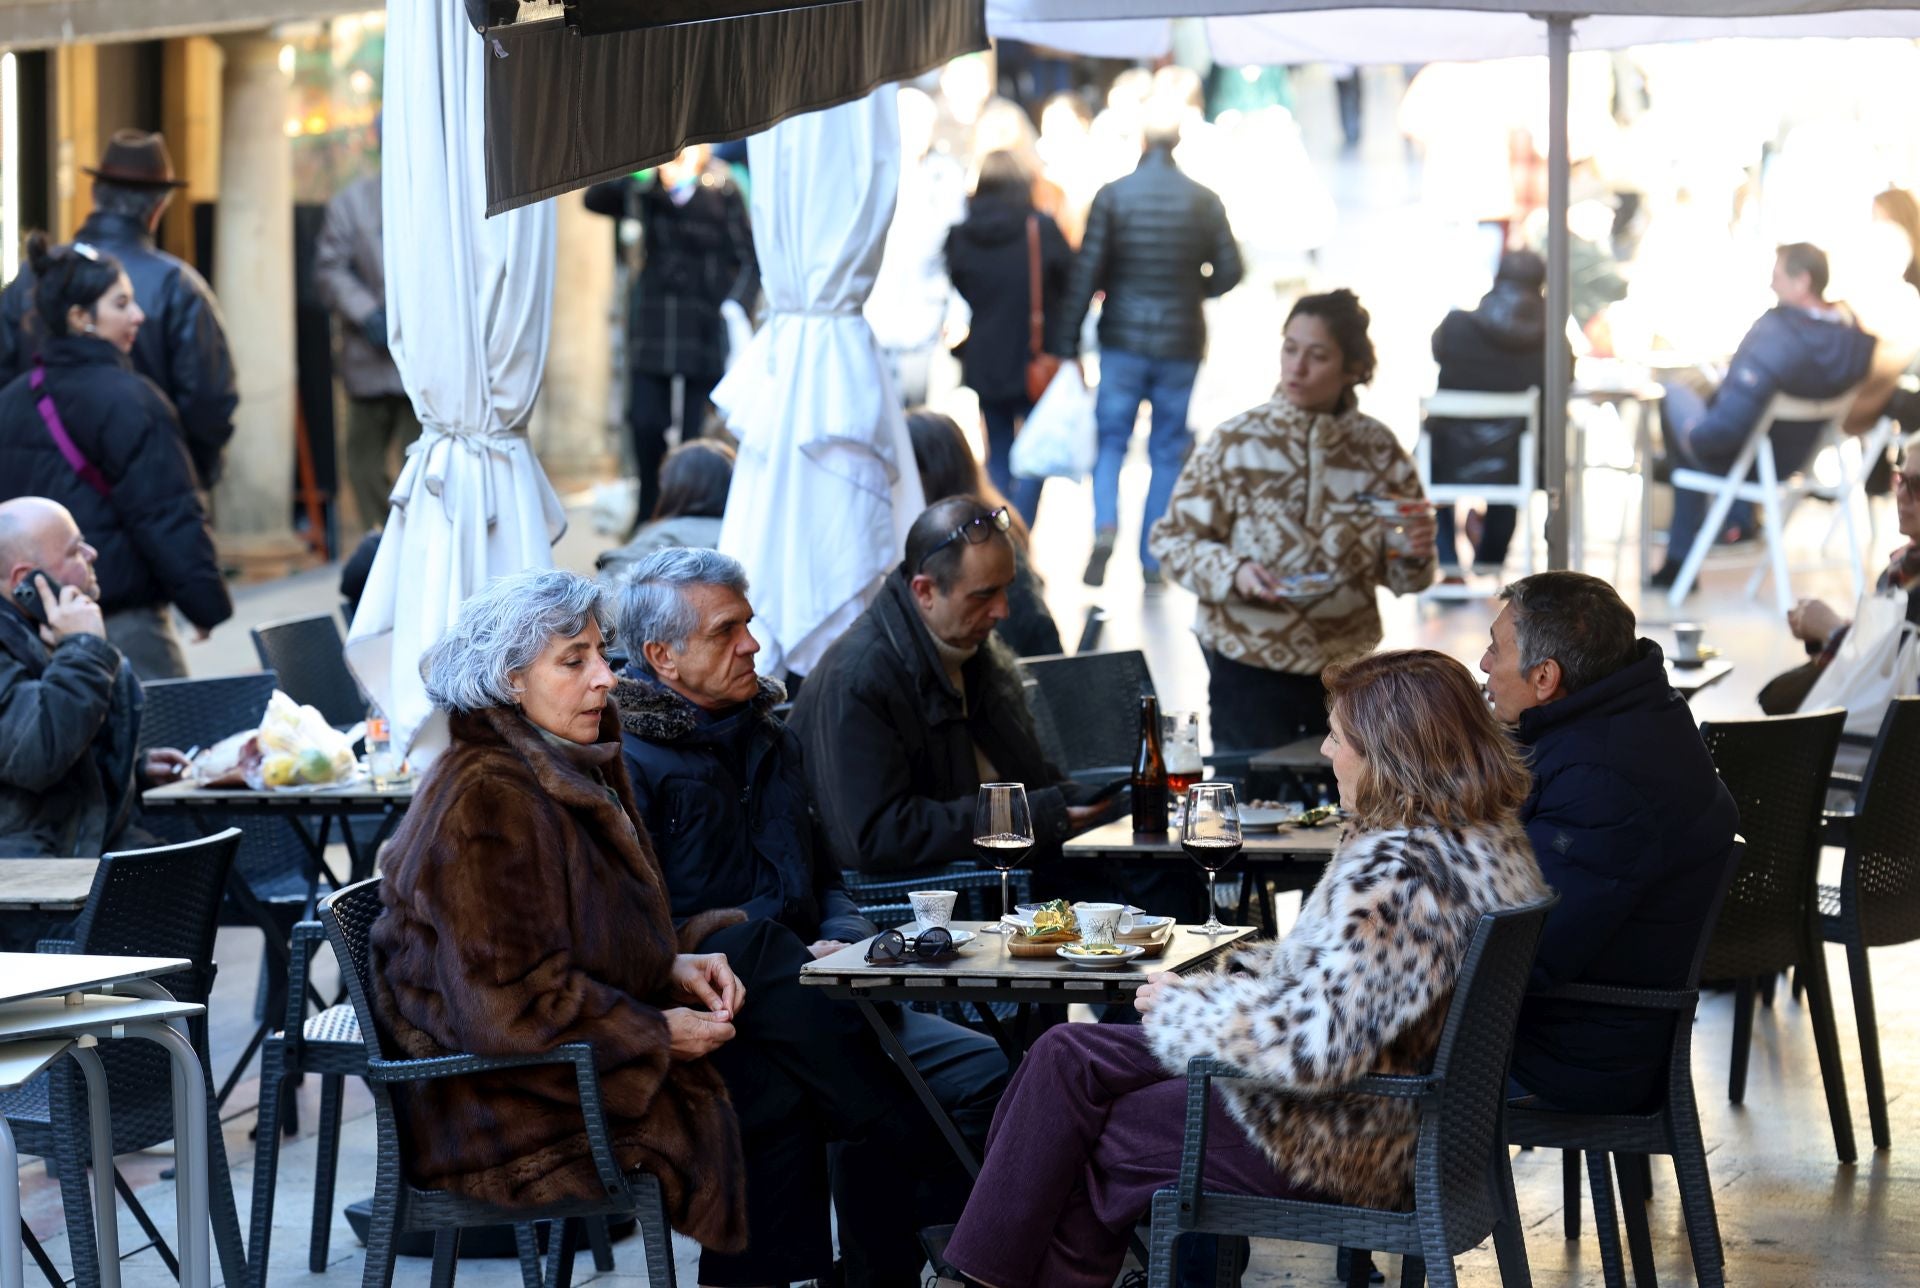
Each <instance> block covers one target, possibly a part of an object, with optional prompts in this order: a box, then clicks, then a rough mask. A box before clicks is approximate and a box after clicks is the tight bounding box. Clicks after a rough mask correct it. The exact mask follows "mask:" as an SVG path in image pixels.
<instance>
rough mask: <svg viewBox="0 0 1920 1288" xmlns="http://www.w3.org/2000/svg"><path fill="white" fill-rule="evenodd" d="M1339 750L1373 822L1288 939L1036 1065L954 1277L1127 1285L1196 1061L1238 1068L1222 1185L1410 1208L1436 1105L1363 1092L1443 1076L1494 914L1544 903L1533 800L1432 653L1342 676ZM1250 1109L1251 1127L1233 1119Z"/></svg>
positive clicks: (1163, 984)
mask: <svg viewBox="0 0 1920 1288" xmlns="http://www.w3.org/2000/svg"><path fill="white" fill-rule="evenodd" d="M1327 684H1328V687H1329V689H1330V690H1331V691H1332V693H1333V710H1332V717H1333V718H1332V725H1333V729H1332V732H1331V733H1330V734H1329V735H1328V738H1327V745H1326V750H1327V753H1328V755H1329V756H1330V757H1331V758H1332V760H1333V767H1334V773H1335V774H1336V775H1337V776H1338V778H1339V779H1340V795H1341V799H1342V800H1345V801H1346V802H1347V803H1348V804H1349V806H1350V807H1351V808H1352V810H1353V819H1352V822H1351V824H1350V825H1349V828H1348V832H1347V835H1346V836H1345V837H1344V838H1343V839H1342V841H1341V844H1340V849H1339V851H1338V853H1336V854H1335V855H1334V858H1333V862H1332V863H1331V864H1330V865H1329V866H1328V868H1327V873H1326V876H1324V877H1323V878H1322V879H1321V881H1320V884H1319V885H1318V886H1317V887H1316V888H1315V889H1314V891H1313V893H1312V895H1310V896H1309V897H1308V899H1307V901H1306V903H1305V905H1304V906H1303V907H1302V908H1301V911H1300V917H1299V920H1298V921H1297V922H1296V923H1295V925H1294V928H1293V930H1292V931H1291V932H1290V933H1289V934H1288V935H1287V937H1286V938H1285V939H1283V940H1281V941H1280V942H1278V943H1274V944H1264V945H1258V946H1255V947H1252V948H1247V949H1241V950H1239V951H1237V952H1234V953H1232V954H1231V955H1230V956H1229V957H1228V959H1227V961H1226V963H1225V965H1224V966H1223V967H1222V968H1221V969H1218V970H1214V971H1208V972H1204V973H1196V974H1192V975H1184V976H1175V975H1170V974H1162V975H1156V976H1154V977H1152V979H1151V980H1150V982H1149V983H1148V984H1147V985H1146V986H1145V987H1143V988H1142V989H1141V990H1140V991H1139V995H1138V996H1137V997H1136V999H1135V1002H1134V1005H1135V1006H1136V1007H1137V1008H1139V1009H1140V1010H1141V1011H1142V1012H1143V1013H1144V1015H1145V1021H1144V1024H1143V1025H1142V1026H1141V1027H1138V1028H1136V1027H1133V1026H1130V1025H1118V1024H1062V1025H1059V1026H1056V1027H1055V1028H1052V1029H1049V1030H1048V1031H1047V1033H1046V1034H1045V1035H1044V1036H1042V1037H1041V1039H1040V1040H1039V1041H1038V1042H1037V1043H1035V1044H1034V1047H1033V1050H1032V1051H1031V1052H1030V1053H1029V1054H1028V1055H1027V1058H1026V1059H1025V1060H1024V1061H1022V1062H1021V1065H1020V1068H1019V1070H1018V1071H1017V1072H1016V1073H1015V1074H1014V1077H1013V1081H1012V1082H1011V1083H1010V1084H1009V1086H1008V1088H1007V1093H1006V1096H1005V1098H1004V1099H1003V1100H1002V1101H1001V1103H1000V1108H999V1111H998V1112H997V1113H996V1114H995V1115H994V1120H993V1127H992V1129H991V1130H990V1131H989V1132H988V1135H987V1158H986V1162H985V1164H984V1166H983V1167H982V1168H981V1171H980V1176H979V1179H978V1180H977V1181H976V1182H975V1183H974V1187H973V1196H972V1198H971V1199H969V1200H968V1203H967V1209H966V1212H965V1214H964V1215H963V1216H962V1217H961V1219H960V1224H959V1226H958V1227H957V1228H956V1229H955V1231H954V1235H953V1239H952V1241H951V1242H950V1243H949V1244H948V1245H947V1248H946V1252H945V1260H946V1261H947V1262H949V1263H950V1264H951V1265H952V1266H954V1267H957V1268H958V1269H959V1270H960V1271H961V1272H963V1273H964V1274H965V1275H967V1276H968V1278H969V1279H970V1280H972V1281H974V1282H976V1283H981V1284H987V1285H992V1288H1024V1286H1026V1285H1036V1286H1038V1285H1044V1286H1045V1288H1096V1286H1099V1288H1105V1285H1110V1284H1112V1282H1113V1279H1114V1276H1115V1275H1116V1274H1117V1273H1118V1272H1119V1269H1120V1264H1121V1262H1122V1260H1123V1259H1124V1257H1125V1255H1126V1249H1127V1232H1128V1231H1129V1230H1131V1229H1132V1228H1133V1226H1134V1224H1135V1223H1136V1222H1137V1221H1138V1220H1139V1219H1140V1217H1141V1216H1142V1215H1143V1214H1144V1213H1145V1212H1146V1210H1147V1208H1148V1206H1149V1205H1150V1203H1151V1201H1152V1198H1153V1194H1154V1192H1155V1191H1156V1190H1158V1189H1161V1188H1164V1187H1165V1186H1168V1185H1171V1184H1173V1183H1174V1181H1175V1179H1176V1177H1177V1176H1178V1174H1179V1169H1180V1150H1181V1138H1182V1134H1183V1132H1184V1121H1185V1111H1184V1105H1185V1100H1186V1091H1187V1083H1186V1076H1185V1075H1186V1067H1187V1061H1188V1060H1190V1059H1192V1058H1193V1057H1195V1056H1211V1057H1214V1058H1216V1059H1223V1060H1228V1061H1231V1062H1232V1063H1234V1064H1237V1065H1239V1066H1241V1067H1242V1068H1244V1069H1246V1070H1248V1071H1249V1072H1250V1073H1252V1074H1253V1075H1254V1079H1255V1080H1254V1081H1248V1082H1225V1083H1221V1084H1217V1085H1219V1086H1220V1087H1221V1088H1222V1089H1223V1091H1224V1100H1223V1101H1220V1100H1217V1101H1216V1102H1215V1103H1214V1106H1213V1116H1214V1121H1213V1123H1212V1125H1211V1127H1210V1130H1209V1133H1208V1146H1207V1174H1206V1180H1207V1187H1208V1188H1209V1189H1210V1190H1215V1191H1224V1192H1229V1193H1241V1194H1263V1195H1272V1196H1278V1197H1288V1198H1299V1199H1309V1200H1333V1201H1336V1202H1344V1203H1359V1204H1365V1205H1367V1206H1371V1207H1381V1208H1405V1207H1407V1206H1409V1205H1410V1203H1411V1201H1412V1190H1413V1159H1414V1149H1415V1145H1416V1141H1417V1135H1418V1120H1417V1117H1416V1114H1417V1110H1416V1109H1415V1108H1414V1107H1413V1106H1412V1105H1411V1104H1410V1103H1408V1102H1405V1101H1395V1100H1384V1099H1381V1098H1378V1097H1372V1096H1357V1095H1343V1094H1341V1092H1340V1090H1339V1088H1340V1087H1341V1086H1342V1085H1343V1084H1345V1083H1348V1082H1351V1081H1352V1080H1353V1079H1354V1078H1357V1077H1359V1076H1360V1075H1362V1074H1365V1073H1369V1072H1374V1071H1378V1072H1382V1073H1420V1072H1424V1071H1425V1070H1426V1069H1427V1068H1428V1066H1429V1065H1430V1064H1431V1063H1432V1060H1433V1053H1434V1049H1435V1047H1436V1046H1437V1045H1438V1044H1439V1040H1440V1030H1441V1028H1442V1027H1443V1026H1444V1024H1445V1022H1446V1014H1447V1006H1448V1004H1449V1002H1450V1001H1451V1000H1452V994H1453V986H1454V981H1455V979H1456V978H1457V976H1458V974H1459V970H1460V964H1461V962H1462V961H1463V960H1464V958H1465V957H1466V952H1467V946H1468V944H1469V943H1470V942H1471V941H1472V938H1473V932H1474V927H1475V925H1476V924H1477V923H1478V922H1479V920H1480V916H1481V914H1483V913H1486V912H1491V911H1496V910H1499V909H1503V908H1513V907H1519V906H1521V905H1524V904H1528V903H1533V902H1535V901H1537V900H1539V899H1542V898H1544V897H1545V896H1546V893H1547V890H1546V884H1545V882H1543V881H1542V880H1541V877H1540V868H1539V865H1538V863H1536V862H1535V860H1534V856H1533V847H1532V846H1531V845H1530V844H1529V843H1528V841H1527V836H1526V833H1525V832H1524V831H1522V830H1521V828H1520V825H1519V822H1518V821H1517V811H1518V810H1519V807H1520V804H1521V802H1522V801H1523V800H1525V799H1526V795H1527V790H1528V787H1529V784H1530V780H1529V776H1528V774H1527V770H1526V767H1525V766H1524V764H1523V763H1522V762H1521V760H1520V758H1519V753H1518V752H1517V751H1516V750H1515V748H1514V746H1513V743H1512V742H1511V740H1509V739H1508V737H1507V736H1506V734H1505V733H1504V732H1503V731H1502V730H1501V729H1500V728H1499V726H1497V725H1496V724H1495V723H1494V720H1493V715H1492V713H1491V712H1490V711H1489V710H1488V709H1487V704H1486V701H1485V699H1484V698H1483V696H1482V695H1481V691H1480V686H1479V685H1478V684H1477V683H1476V682H1475V681H1474V679H1473V677H1472V676H1471V675H1470V674H1468V672H1467V669H1466V668H1465V667H1464V666H1462V665H1460V663H1458V662H1456V661H1454V660H1453V659H1452V658H1450V657H1447V656H1446V655H1444V654H1441V653H1436V652H1433V651H1431V650H1427V649H1416V650H1408V651H1405V652H1395V653H1380V654H1376V655H1374V656H1372V657H1367V658H1363V659H1361V660H1360V661H1358V662H1355V663H1353V664H1352V665H1350V666H1347V667H1335V668H1332V669H1330V670H1329V672H1328V675H1327ZM1229 1115H1231V1116H1229Z"/></svg>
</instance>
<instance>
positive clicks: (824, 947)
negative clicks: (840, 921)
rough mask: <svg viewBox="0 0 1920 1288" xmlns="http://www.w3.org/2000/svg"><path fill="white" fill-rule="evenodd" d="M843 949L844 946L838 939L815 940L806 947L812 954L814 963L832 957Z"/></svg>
mask: <svg viewBox="0 0 1920 1288" xmlns="http://www.w3.org/2000/svg"><path fill="white" fill-rule="evenodd" d="M845 947H846V945H845V944H843V943H841V942H840V941H839V940H838V939H816V940H814V941H813V942H812V943H810V944H808V945H807V951H808V952H810V953H812V954H813V959H814V960H815V961H819V960H820V959H821V958H822V957H831V956H833V954H835V953H837V952H839V951H840V950H841V949H842V948H845Z"/></svg>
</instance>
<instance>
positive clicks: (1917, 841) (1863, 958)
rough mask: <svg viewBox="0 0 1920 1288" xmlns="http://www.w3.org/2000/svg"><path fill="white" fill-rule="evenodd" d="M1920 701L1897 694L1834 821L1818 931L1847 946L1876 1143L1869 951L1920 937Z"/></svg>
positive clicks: (1882, 1096)
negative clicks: (1850, 805)
mask: <svg viewBox="0 0 1920 1288" xmlns="http://www.w3.org/2000/svg"><path fill="white" fill-rule="evenodd" d="M1917 784H1920V698H1895V699H1894V700H1893V702H1892V704H1891V705H1890V706H1889V707H1888V708H1887V714H1886V718H1885V719H1884V720H1883V721H1882V722H1881V725H1880V736H1879V738H1878V739H1877V740H1876V741H1875V743H1874V747H1873V753H1872V756H1871V758H1870V759H1869V760H1868V761H1867V770H1866V773H1865V775H1864V776H1863V778H1862V785H1861V791H1860V794H1859V797H1858V800H1857V801H1856V803H1855V807H1854V813H1853V814H1852V816H1851V817H1848V818H1843V819H1838V820H1835V822H1834V824H1833V826H1834V827H1835V828H1836V829H1837V830H1838V833H1839V838H1840V840H1841V843H1842V844H1844V845H1845V846H1846V851H1847V857H1846V863H1845V866H1843V867H1842V868H1841V870H1840V884H1839V885H1837V886H1827V885H1823V886H1821V887H1820V895H1819V897H1820V934H1821V937H1822V938H1823V939H1825V940H1826V942H1828V943H1830V944H1844V945H1846V949H1847V973H1848V975H1850V976H1851V977H1852V981H1853V1013H1854V1017H1855V1020H1856V1022H1857V1027H1858V1028H1859V1030H1860V1069H1861V1074H1862V1077H1863V1078H1864V1079H1865V1081H1866V1084H1867V1115H1868V1117H1869V1119H1870V1120H1871V1122H1872V1125H1873V1147H1874V1148H1875V1149H1886V1148H1888V1147H1889V1146H1890V1145H1891V1143H1892V1137H1891V1135H1890V1133H1889V1131H1888V1129H1887V1084H1886V1079H1885V1075H1884V1074H1883V1073H1882V1072H1881V1068H1880V1029H1879V1024H1878V1021H1876V1020H1875V1018H1874V1010H1873V977H1872V976H1871V975H1870V974H1869V973H1868V969H1867V950H1868V949H1869V948H1885V947H1888V946H1890V945H1893V944H1904V943H1910V942H1911V941H1913V940H1915V939H1920V791H1916V790H1915V788H1916V785H1917Z"/></svg>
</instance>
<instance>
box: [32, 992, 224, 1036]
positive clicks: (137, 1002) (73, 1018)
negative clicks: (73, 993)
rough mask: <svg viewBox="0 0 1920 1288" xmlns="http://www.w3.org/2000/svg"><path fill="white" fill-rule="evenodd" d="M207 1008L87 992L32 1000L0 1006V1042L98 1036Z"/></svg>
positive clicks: (189, 1014)
mask: <svg viewBox="0 0 1920 1288" xmlns="http://www.w3.org/2000/svg"><path fill="white" fill-rule="evenodd" d="M206 1009H207V1008H206V1007H204V1006H201V1005H200V1004H199V1003H198V1002H169V1001H167V1000H166V999H164V998H153V997H114V996H111V995H106V994H100V993H87V994H84V995H82V996H81V998H80V1000H79V1001H78V1002H69V1001H68V1000H67V999H66V998H64V997H35V998H30V999H28V1000H27V1001H24V1002H8V1003H5V1004H3V1005H0V1042H5V1043H14V1042H29V1041H35V1040H40V1039H45V1038H59V1037H65V1036H68V1035H71V1034H76V1033H98V1032H101V1031H102V1030H105V1029H111V1028H114V1027H116V1026H118V1025H122V1024H157V1023H161V1022H164V1021H166V1020H180V1019H186V1018H187V1017H188V1016H193V1015H198V1014H200V1012H202V1011H204V1010H206Z"/></svg>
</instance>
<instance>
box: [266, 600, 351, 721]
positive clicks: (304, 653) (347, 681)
mask: <svg viewBox="0 0 1920 1288" xmlns="http://www.w3.org/2000/svg"><path fill="white" fill-rule="evenodd" d="M253 649H254V652H256V653H258V654H259V655H260V665H261V666H262V667H263V668H265V669H266V670H268V671H272V672H274V673H275V674H277V675H278V676H279V677H280V689H281V691H282V692H283V693H285V694H286V695H287V696H288V697H290V698H292V699H293V700H294V701H295V702H298V703H300V704H302V705H303V706H309V707H312V708H314V709H315V710H316V711H318V712H319V713H320V715H321V717H322V718H323V719H325V720H326V722H327V723H328V724H330V725H333V726H335V727H336V728H342V729H344V728H345V727H346V726H348V725H350V724H355V723H357V722H358V721H360V720H361V719H363V718H365V716H366V714H367V699H366V695H365V694H363V693H362V692H361V691H360V682H359V681H358V680H356V679H354V678H353V672H352V671H350V670H348V669H347V653H346V645H345V643H344V642H343V641H342V640H341V638H340V628H339V627H338V626H335V625H334V623H333V615H332V614H331V613H315V614H314V615H313V616H311V617H289V618H287V619H285V620H284V621H278V622H267V623H265V624H264V625H261V626H256V627H254V628H253Z"/></svg>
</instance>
